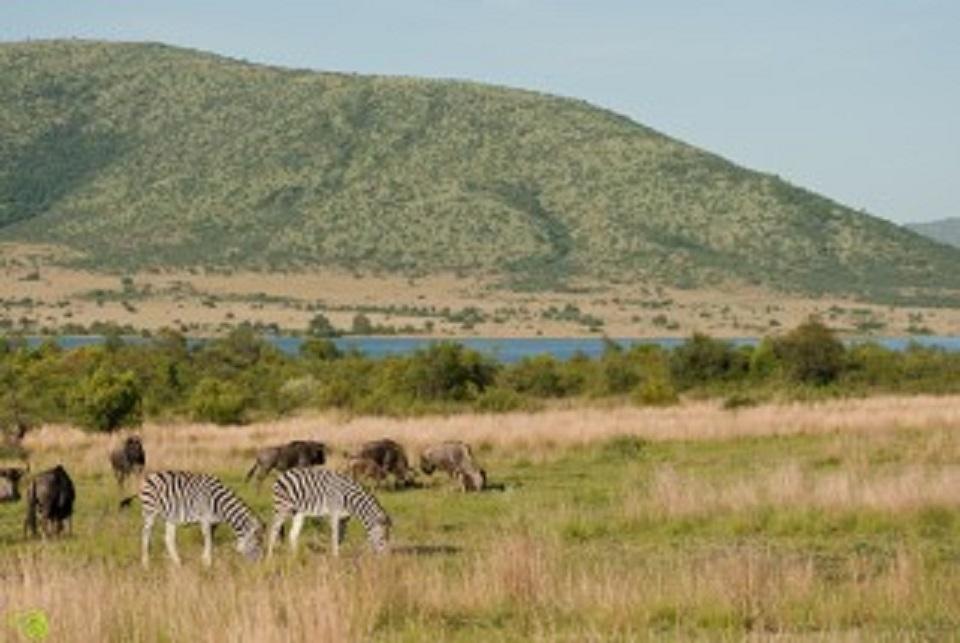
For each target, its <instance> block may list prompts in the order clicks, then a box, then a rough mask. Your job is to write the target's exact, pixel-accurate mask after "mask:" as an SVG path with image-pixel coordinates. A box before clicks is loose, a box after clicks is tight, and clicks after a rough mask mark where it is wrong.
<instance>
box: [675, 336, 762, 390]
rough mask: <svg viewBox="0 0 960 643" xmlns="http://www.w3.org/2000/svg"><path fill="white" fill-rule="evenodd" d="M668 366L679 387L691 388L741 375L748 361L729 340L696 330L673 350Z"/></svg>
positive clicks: (745, 369) (747, 366) (743, 373)
mask: <svg viewBox="0 0 960 643" xmlns="http://www.w3.org/2000/svg"><path fill="white" fill-rule="evenodd" d="M670 368H671V371H672V373H673V376H674V378H675V379H676V381H677V382H678V383H679V384H680V385H681V386H684V387H691V386H695V385H698V384H706V383H707V382H715V381H723V380H728V379H735V378H739V377H742V376H743V375H745V374H746V372H747V369H748V368H749V361H747V360H746V359H744V356H743V355H742V354H741V353H738V352H737V351H735V350H734V349H733V347H732V346H731V345H730V344H729V343H727V342H721V341H717V340H715V339H712V338H710V337H708V336H706V335H703V334H701V333H696V334H694V335H693V336H692V337H691V338H689V339H688V340H686V341H685V342H684V343H683V344H681V345H680V346H678V347H677V348H676V350H674V351H673V354H672V355H671V357H670Z"/></svg>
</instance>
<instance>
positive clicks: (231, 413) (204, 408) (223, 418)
mask: <svg viewBox="0 0 960 643" xmlns="http://www.w3.org/2000/svg"><path fill="white" fill-rule="evenodd" d="M249 401H250V398H249V396H248V395H247V394H246V392H245V391H244V390H243V389H242V388H241V387H240V386H238V385H237V384H236V383H234V382H229V381H223V380H217V379H213V378H209V377H207V378H204V379H202V380H200V382H199V383H198V384H197V386H196V388H194V390H193V394H192V395H191V396H190V404H189V406H190V413H191V415H192V416H193V419H194V420H197V421H200V422H213V423H214V424H220V425H228V424H243V423H244V422H245V421H246V412H247V410H248V407H249Z"/></svg>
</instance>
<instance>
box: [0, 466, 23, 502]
mask: <svg viewBox="0 0 960 643" xmlns="http://www.w3.org/2000/svg"><path fill="white" fill-rule="evenodd" d="M26 472H27V470H26V469H20V468H16V467H7V468H5V469H0V502H16V501H17V500H20V478H22V477H23V476H24V474H25V473H26Z"/></svg>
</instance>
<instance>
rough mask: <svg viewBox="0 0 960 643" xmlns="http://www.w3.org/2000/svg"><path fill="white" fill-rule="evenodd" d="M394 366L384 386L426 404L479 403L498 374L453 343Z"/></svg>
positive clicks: (483, 360) (491, 365) (420, 352)
mask: <svg viewBox="0 0 960 643" xmlns="http://www.w3.org/2000/svg"><path fill="white" fill-rule="evenodd" d="M393 364H394V365H395V366H396V368H392V369H388V373H389V375H390V376H389V377H387V378H385V384H386V385H387V386H388V387H389V388H391V389H392V390H393V391H394V392H395V393H397V394H399V395H403V396H407V397H409V398H411V399H415V400H420V401H427V402H433V401H452V402H462V401H469V400H473V399H476V397H477V396H478V395H479V394H480V393H482V392H483V391H484V389H485V388H487V387H488V386H490V385H491V384H493V381H494V377H495V376H496V373H497V367H496V365H495V364H494V363H493V362H491V361H490V360H489V359H487V358H486V357H484V356H483V355H481V354H480V353H478V352H476V351H473V350H470V349H468V348H465V347H464V346H462V345H461V344H455V343H452V342H441V343H437V344H433V345H431V346H430V347H429V348H427V349H425V350H418V351H416V352H415V353H414V354H413V355H412V356H411V357H410V358H409V359H405V360H398V361H395V362H394V363H393Z"/></svg>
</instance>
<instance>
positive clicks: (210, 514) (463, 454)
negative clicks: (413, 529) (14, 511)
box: [0, 436, 487, 565]
mask: <svg viewBox="0 0 960 643" xmlns="http://www.w3.org/2000/svg"><path fill="white" fill-rule="evenodd" d="M327 451H328V449H327V446H326V445H325V444H324V443H323V442H317V441H312V440H294V441H291V442H287V443H285V444H280V445H275V446H270V447H266V448H263V449H260V450H259V451H258V452H257V453H256V456H255V461H254V463H253V466H252V467H251V468H250V470H249V471H248V472H247V474H246V480H247V481H248V482H249V481H250V480H251V479H253V478H256V484H257V488H258V489H259V488H260V485H261V483H262V482H263V480H264V479H265V478H266V477H267V476H268V475H269V474H270V473H271V472H272V471H276V472H277V473H278V474H279V475H278V477H277V479H276V481H275V482H274V484H273V510H274V518H273V522H272V524H271V527H270V529H269V533H268V532H267V529H266V526H265V525H264V524H263V523H262V522H261V520H260V519H259V518H258V517H257V516H256V514H255V513H254V512H253V510H252V509H250V507H248V506H247V504H246V503H244V501H243V500H241V499H240V498H239V496H237V495H236V494H235V493H234V492H233V491H231V490H230V489H229V488H228V487H226V485H224V484H223V483H222V482H221V481H220V480H218V479H217V478H215V477H214V476H211V475H208V474H203V473H194V472H188V471H172V470H166V471H155V472H152V473H145V467H146V452H145V449H144V446H143V442H142V441H141V439H140V437H139V436H130V437H127V438H126V439H124V440H123V441H122V443H120V444H119V445H118V446H117V447H116V448H115V449H113V450H112V451H110V453H109V455H108V459H109V462H110V466H111V469H112V470H113V474H114V477H115V478H116V481H117V484H118V485H119V486H120V488H121V489H122V488H124V486H125V483H126V479H127V477H128V476H131V475H134V476H140V477H141V481H140V489H139V493H138V494H137V495H135V496H130V497H128V498H124V499H123V500H122V501H121V503H120V506H121V508H122V507H125V506H128V505H130V504H131V503H132V501H133V500H134V499H137V498H139V500H140V502H141V504H142V509H143V531H142V540H141V546H142V552H141V558H142V562H143V564H144V565H146V564H147V563H148V561H149V547H150V539H151V532H152V530H153V524H154V522H155V520H156V519H157V518H158V517H159V518H162V519H163V520H164V521H165V523H166V533H165V543H166V548H167V552H168V555H169V557H170V558H171V559H172V560H173V561H174V562H175V563H178V564H179V562H180V557H179V554H178V553H177V548H176V527H177V525H180V524H199V525H200V527H201V531H202V533H203V538H204V550H203V558H202V559H203V562H204V563H205V564H207V565H209V564H211V562H212V546H213V539H212V533H213V528H214V526H215V525H217V524H219V523H227V524H228V525H229V526H230V527H231V528H232V529H233V531H234V533H235V535H236V538H237V550H238V551H239V552H240V553H242V554H244V555H245V556H247V557H248V558H250V559H258V558H260V557H261V555H262V552H263V547H264V545H266V549H267V553H268V554H270V553H272V552H273V550H274V548H275V545H276V542H277V539H278V538H279V537H280V535H281V534H282V531H283V525H284V523H285V522H286V520H288V519H292V521H293V522H292V527H291V529H290V535H289V539H290V547H291V549H294V548H295V547H296V544H297V539H298V536H299V533H300V530H301V529H302V527H303V523H304V520H305V518H307V517H327V518H328V519H329V522H330V532H331V551H332V553H333V554H334V555H336V554H337V552H338V550H339V546H340V544H341V541H342V540H343V536H344V533H345V530H344V527H345V524H346V522H347V521H348V520H349V519H350V518H353V519H355V520H357V521H358V522H360V523H361V525H362V526H363V527H364V529H365V531H366V533H367V539H368V541H369V542H370V545H371V547H372V548H373V549H374V550H375V551H377V552H383V551H386V549H387V547H388V542H389V537H390V528H391V526H392V521H391V520H390V517H389V516H388V515H387V513H386V512H385V511H384V510H383V507H382V506H381V505H380V503H379V501H378V500H377V499H376V497H375V496H374V495H373V494H372V493H371V491H370V489H369V488H368V487H367V486H366V485H367V484H372V485H373V487H374V488H376V489H379V488H380V487H381V485H383V484H385V483H387V482H388V480H390V479H391V478H392V485H393V487H394V488H405V487H411V486H415V485H416V484H417V482H416V476H417V474H416V472H415V471H414V470H413V469H412V468H411V466H410V464H409V460H408V459H407V455H406V451H405V450H404V448H403V446H402V445H401V444H399V443H398V442H396V441H394V440H390V439H386V438H384V439H381V440H375V441H371V442H367V443H365V444H363V445H361V446H360V448H359V449H357V450H356V451H354V452H349V453H344V454H343V456H344V458H345V464H344V465H343V466H342V467H341V468H340V469H339V470H337V471H334V470H331V469H328V468H324V467H323V465H325V464H326V463H327V462H328V458H327V455H328V454H327ZM420 471H421V472H422V473H423V474H424V475H426V476H430V475H432V474H433V473H434V472H435V471H443V472H445V473H446V474H447V475H448V476H449V477H450V478H451V479H452V480H454V481H455V482H456V483H457V486H458V487H459V488H460V489H461V490H462V491H464V492H471V491H482V490H483V489H484V488H485V487H486V486H487V476H486V472H485V471H484V470H483V469H482V468H480V467H479V466H478V465H477V462H476V460H475V459H474V456H473V452H472V451H471V449H470V447H469V445H467V444H465V443H463V442H460V441H458V440H452V441H446V442H442V443H440V444H436V445H432V446H430V447H428V448H426V449H424V450H423V451H422V452H421V453H420ZM28 475H29V465H28V466H27V467H23V468H17V467H8V468H0V502H16V501H18V500H19V499H20V497H21V494H20V488H19V484H20V482H21V480H23V479H24V478H25V477H27V476H28ZM25 501H26V505H27V510H26V518H25V520H24V532H25V533H26V534H29V535H32V536H34V537H36V536H38V535H39V536H42V537H44V538H47V537H51V536H58V535H61V534H63V533H64V531H66V532H67V533H70V531H71V517H72V515H73V507H74V503H75V501H76V489H75V487H74V484H73V481H72V480H71V478H70V475H69V474H68V473H67V471H66V469H65V468H64V467H63V466H62V465H57V466H55V467H53V468H52V469H48V470H46V471H42V472H39V473H37V474H35V475H33V476H31V477H30V479H29V483H28V486H27V491H26V494H25ZM267 538H269V540H268V542H265V540H267Z"/></svg>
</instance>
